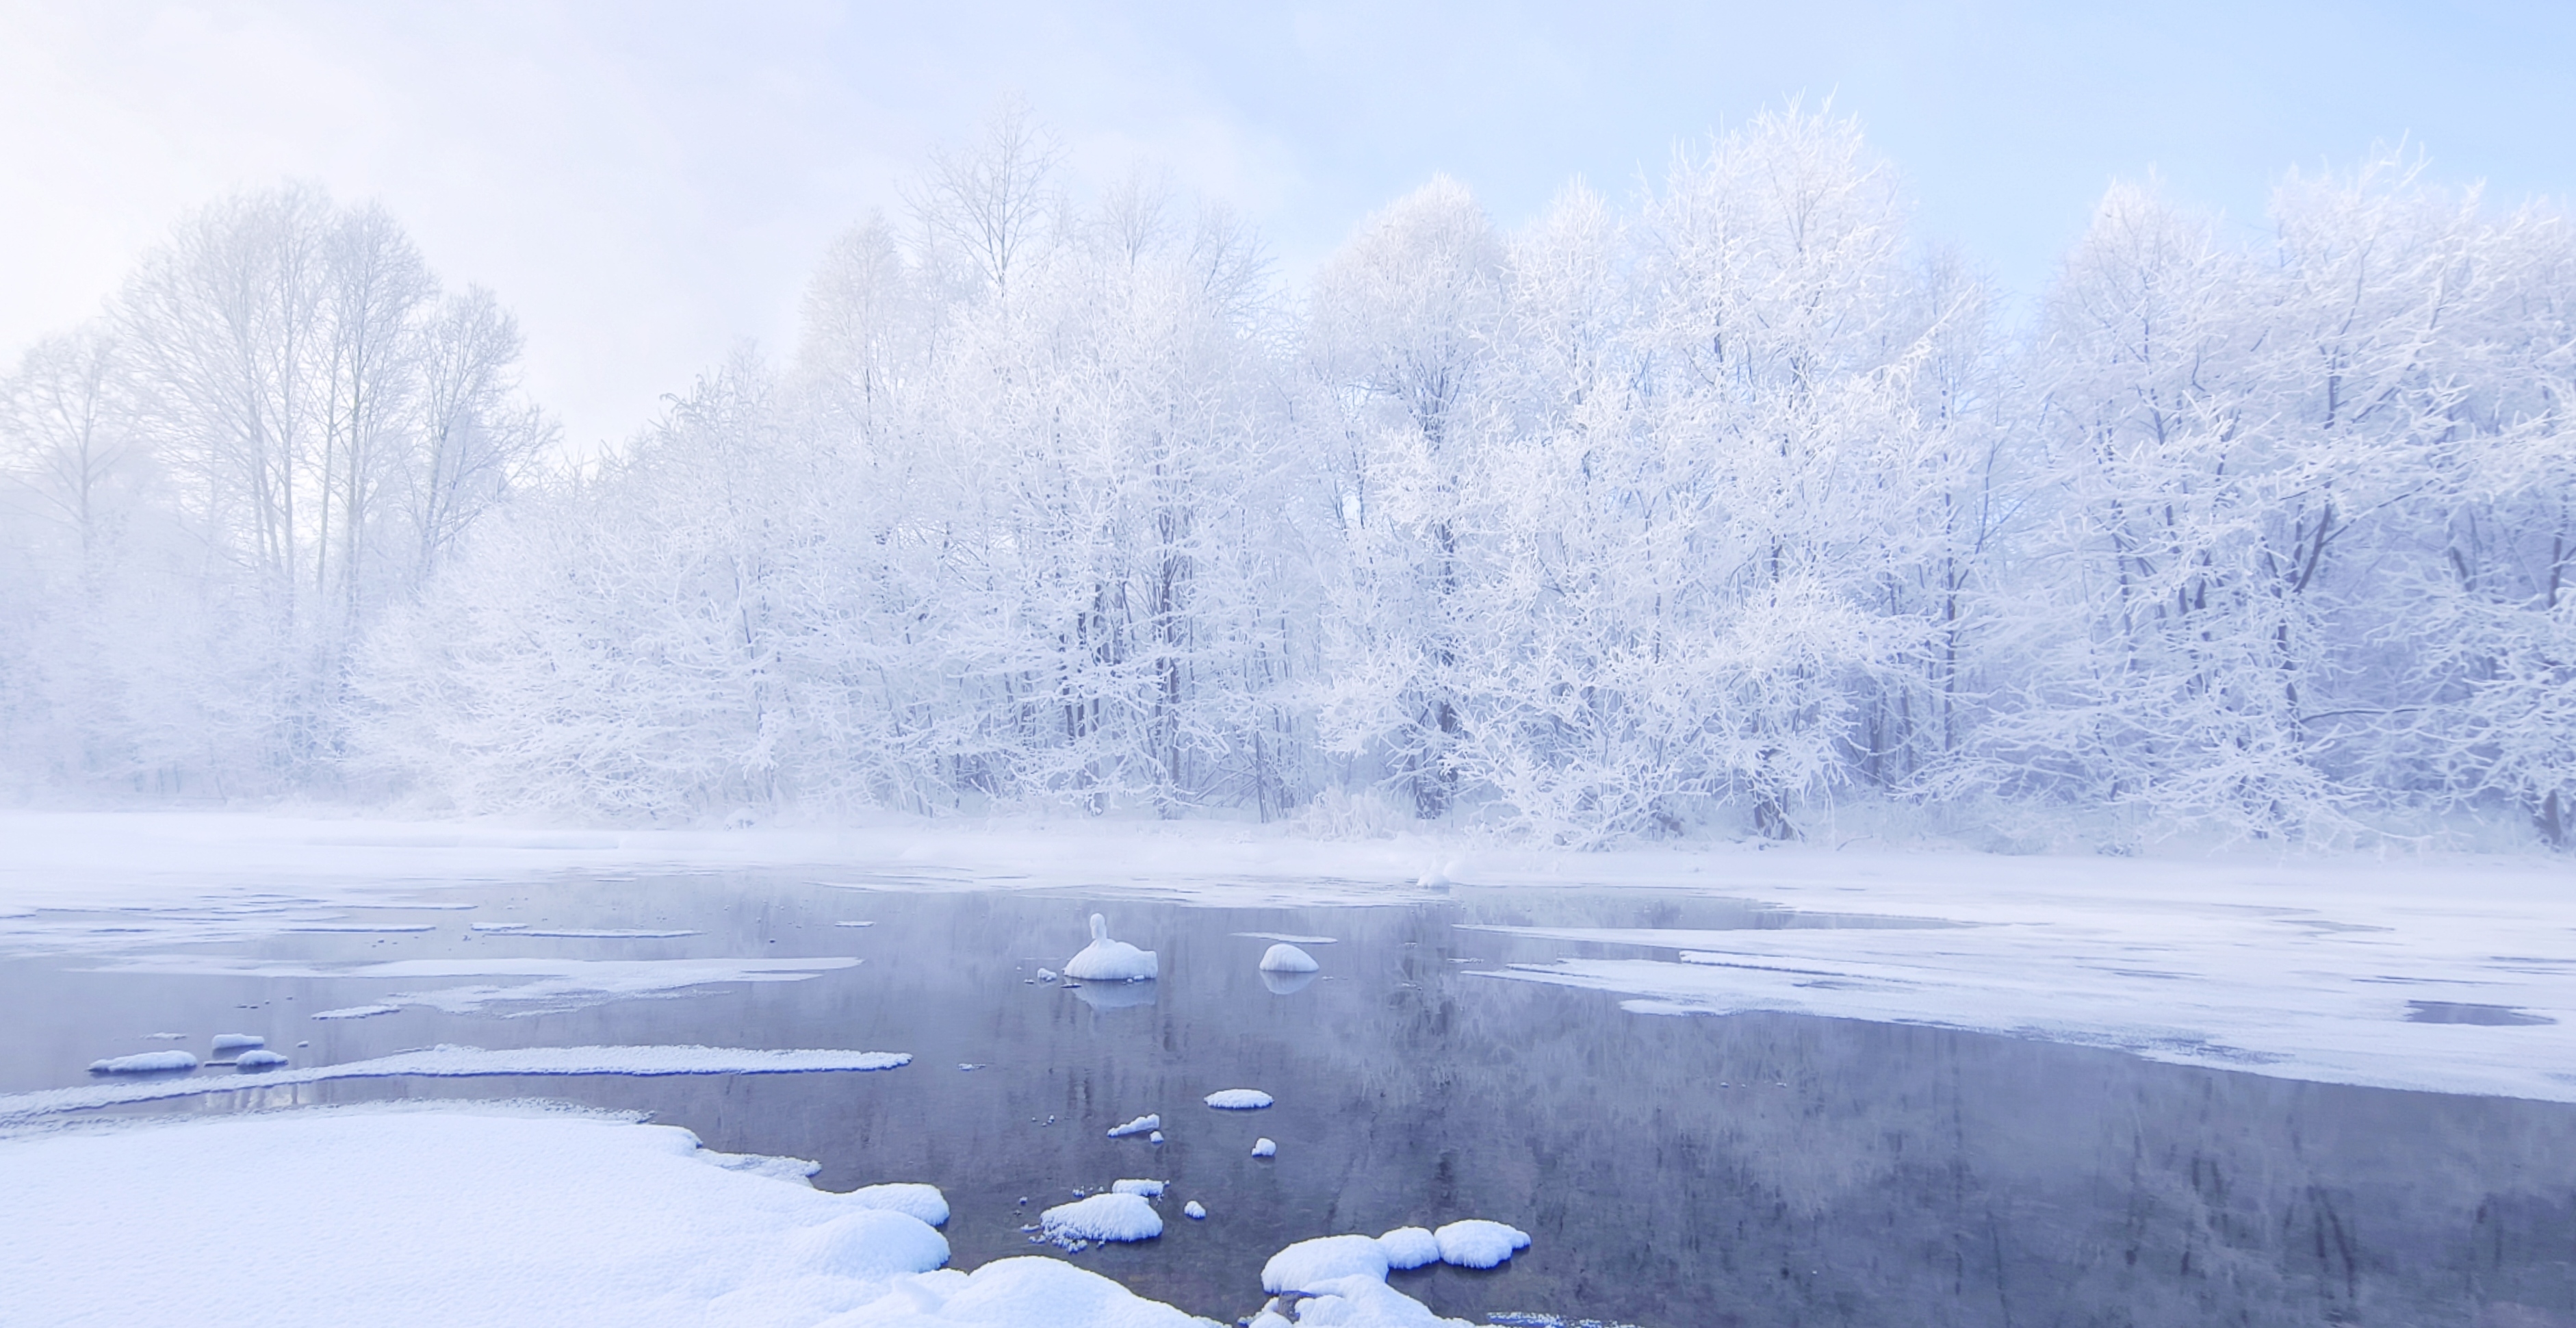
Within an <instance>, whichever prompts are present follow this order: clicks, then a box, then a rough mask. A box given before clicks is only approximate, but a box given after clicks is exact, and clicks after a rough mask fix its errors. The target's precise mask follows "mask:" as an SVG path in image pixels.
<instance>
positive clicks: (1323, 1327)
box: [1252, 1276, 1475, 1328]
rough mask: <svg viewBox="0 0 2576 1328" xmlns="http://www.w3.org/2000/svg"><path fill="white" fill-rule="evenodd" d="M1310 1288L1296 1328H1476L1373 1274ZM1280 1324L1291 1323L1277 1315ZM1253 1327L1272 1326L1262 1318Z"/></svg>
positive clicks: (1298, 1311)
mask: <svg viewBox="0 0 2576 1328" xmlns="http://www.w3.org/2000/svg"><path fill="white" fill-rule="evenodd" d="M1307 1290H1309V1291H1312V1292H1313V1293H1315V1298H1314V1299H1312V1300H1305V1301H1300V1302H1298V1304H1297V1328H1475V1326H1474V1325H1472V1324H1470V1323H1468V1322H1467V1321H1466V1320H1464V1319H1444V1318H1441V1317H1440V1316H1439V1315H1437V1314H1434V1313H1432V1312H1431V1308H1430V1307H1429V1306H1427V1305H1425V1304H1423V1303H1422V1302H1421V1301H1418V1300H1415V1299H1414V1298H1413V1297H1411V1296H1408V1295H1406V1294H1404V1293H1403V1292H1401V1291H1398V1290H1396V1289H1395V1288H1393V1287H1391V1286H1388V1285H1387V1284H1386V1283H1384V1282H1382V1281H1379V1280H1377V1279H1375V1278H1370V1277H1359V1276H1352V1277H1344V1278H1338V1279H1335V1280H1333V1281H1329V1282H1325V1283H1322V1284H1320V1285H1317V1286H1313V1287H1309V1288H1307ZM1270 1317H1271V1318H1272V1319H1273V1320H1275V1321H1276V1322H1277V1323H1282V1324H1284V1323H1286V1322H1288V1321H1287V1320H1285V1319H1280V1318H1278V1316H1276V1315H1272V1316H1270ZM1252 1322H1253V1325H1254V1328H1269V1326H1268V1325H1266V1324H1264V1323H1263V1321H1262V1320H1260V1319H1255V1320H1253V1321H1252Z"/></svg>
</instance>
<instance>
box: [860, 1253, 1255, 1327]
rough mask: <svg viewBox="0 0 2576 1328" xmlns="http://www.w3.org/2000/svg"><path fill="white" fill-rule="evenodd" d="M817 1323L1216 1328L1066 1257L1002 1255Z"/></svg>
mask: <svg viewBox="0 0 2576 1328" xmlns="http://www.w3.org/2000/svg"><path fill="white" fill-rule="evenodd" d="M819 1328H1217V1326H1216V1325H1215V1324H1212V1323H1210V1322H1209V1321H1207V1320H1205V1319H1198V1318H1192V1317H1191V1316H1189V1315H1187V1314H1184V1313H1182V1312H1181V1311H1179V1310H1177V1309H1174V1308H1172V1307H1171V1306H1169V1305H1166V1304H1163V1303H1162V1302H1161V1301H1156V1300H1146V1299H1144V1298H1142V1297H1140V1296H1137V1295H1135V1294H1133V1293H1131V1292H1130V1291H1128V1290H1127V1288H1125V1287H1122V1286H1120V1285H1118V1284H1117V1283H1116V1282H1112V1281H1110V1280H1109V1279H1108V1278H1105V1277H1102V1276H1101V1275H1099V1274H1098V1273H1094V1272H1091V1271H1089V1270H1087V1269H1082V1268H1076V1267H1074V1266H1073V1265H1072V1264H1069V1263H1066V1262H1064V1261H1063V1260H1061V1259H1047V1258H1038V1257H1034V1256H1029V1257H1022V1258H1017V1259H996V1260H994V1261H993V1262H991V1263H988V1264H986V1265H984V1266H983V1267H981V1268H978V1269H976V1270H975V1271H974V1273H973V1274H972V1275H971V1276H970V1275H968V1274H966V1273H961V1272H958V1271H956V1270H954V1269H943V1270H941V1271H939V1272H935V1273H923V1274H920V1275H919V1276H915V1277H906V1278H899V1279H897V1280H896V1281H895V1282H894V1284H893V1286H892V1289H890V1290H889V1291H888V1292H887V1293H886V1295H885V1296H884V1297H883V1298H882V1299H880V1300H877V1301H874V1302H871V1303H869V1304H867V1305H863V1306H861V1307H859V1308H858V1309H856V1310H853V1311H851V1312H850V1313H848V1314H846V1315H842V1316H840V1317H838V1318H832V1319H826V1320H824V1321H823V1323H822V1324H821V1325H819Z"/></svg>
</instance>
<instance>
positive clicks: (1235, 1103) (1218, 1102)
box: [1207, 1088, 1271, 1111]
mask: <svg viewBox="0 0 2576 1328" xmlns="http://www.w3.org/2000/svg"><path fill="white" fill-rule="evenodd" d="M1270 1100H1271V1099H1270V1095H1269V1094H1268V1093H1265V1092H1262V1091H1261V1090H1260V1089H1258V1088H1220V1089H1218V1090H1217V1091H1215V1092H1213V1093H1210V1094H1208V1095H1207V1104H1208V1105H1209V1106H1211V1107H1214V1108H1216V1109H1217V1110H1219V1111H1259V1110H1261V1109H1262V1108H1263V1107H1266V1106H1269V1105H1270Z"/></svg>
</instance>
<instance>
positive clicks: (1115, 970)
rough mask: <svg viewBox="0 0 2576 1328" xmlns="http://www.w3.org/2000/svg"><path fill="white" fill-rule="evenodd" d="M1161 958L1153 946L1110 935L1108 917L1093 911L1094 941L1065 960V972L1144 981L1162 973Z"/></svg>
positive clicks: (1087, 979)
mask: <svg viewBox="0 0 2576 1328" xmlns="http://www.w3.org/2000/svg"><path fill="white" fill-rule="evenodd" d="M1160 968H1161V962H1160V961H1159V960H1158V959H1156V958H1155V955H1154V952H1153V951H1151V950H1139V949H1137V948H1136V947H1135V946H1132V945H1129V944H1128V943H1126V942H1125V941H1113V940H1111V939H1109V920H1108V919H1107V918H1104V917H1102V916H1100V915H1099V914H1097V913H1094V914H1092V915H1091V944H1089V945H1086V946H1084V947H1082V953H1080V954H1077V955H1075V956H1074V957H1073V958H1071V959H1068V960H1066V961H1064V975H1065V976H1066V977H1069V978H1076V979H1079V980H1081V981H1084V982H1142V981H1145V980H1147V979H1149V978H1153V977H1156V976H1159V970H1160Z"/></svg>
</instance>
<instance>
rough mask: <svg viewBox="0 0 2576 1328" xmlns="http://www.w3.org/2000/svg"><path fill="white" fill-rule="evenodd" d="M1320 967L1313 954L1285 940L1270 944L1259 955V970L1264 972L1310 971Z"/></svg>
mask: <svg viewBox="0 0 2576 1328" xmlns="http://www.w3.org/2000/svg"><path fill="white" fill-rule="evenodd" d="M1322 967H1323V965H1321V964H1318V963H1316V962H1315V956H1313V955H1310V954H1308V953H1306V952H1305V951H1303V950H1300V949H1298V948H1297V947H1296V946H1293V945H1290V944H1289V943H1287V942H1286V941H1281V942H1280V943H1278V944H1277V945H1274V946H1271V947H1270V948H1269V949H1268V950H1266V951H1263V952H1262V955H1261V971H1262V972H1264V973H1312V972H1314V971H1315V970H1317V969H1319V968H1322Z"/></svg>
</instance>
